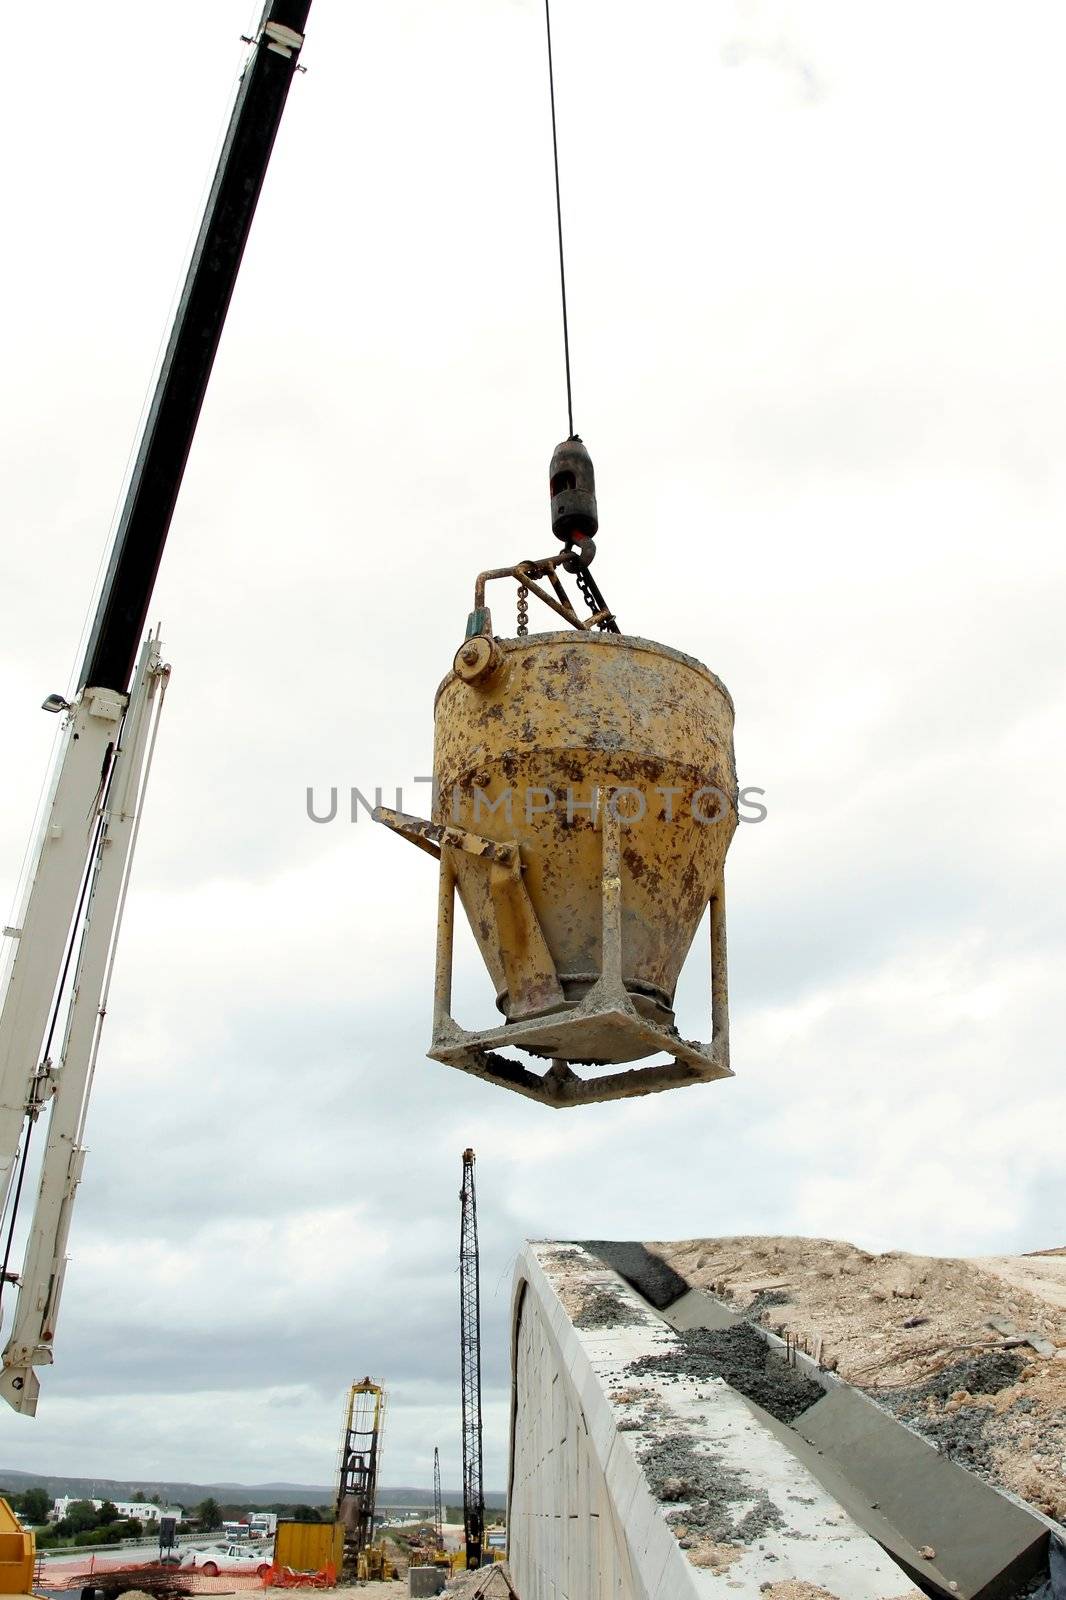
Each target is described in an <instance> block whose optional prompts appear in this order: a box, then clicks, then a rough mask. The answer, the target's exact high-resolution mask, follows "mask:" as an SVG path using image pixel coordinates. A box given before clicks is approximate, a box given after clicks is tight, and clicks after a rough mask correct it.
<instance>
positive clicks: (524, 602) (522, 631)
mask: <svg viewBox="0 0 1066 1600" xmlns="http://www.w3.org/2000/svg"><path fill="white" fill-rule="evenodd" d="M528 632H529V590H528V589H527V588H526V586H525V584H524V583H520V584H519V585H518V637H519V638H520V639H524V638H525V637H526V635H527V634H528Z"/></svg>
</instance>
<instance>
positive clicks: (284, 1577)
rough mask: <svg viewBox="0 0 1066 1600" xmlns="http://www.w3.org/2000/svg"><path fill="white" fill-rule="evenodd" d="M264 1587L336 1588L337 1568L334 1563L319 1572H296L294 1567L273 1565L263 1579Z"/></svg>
mask: <svg viewBox="0 0 1066 1600" xmlns="http://www.w3.org/2000/svg"><path fill="white" fill-rule="evenodd" d="M262 1584H263V1588H264V1589H335V1588H336V1586H337V1569H336V1567H335V1566H333V1565H332V1564H329V1565H327V1566H325V1567H323V1568H322V1569H321V1570H320V1571H319V1572H296V1571H294V1570H293V1568H292V1567H271V1569H270V1571H269V1572H268V1573H266V1574H265V1575H264V1577H263V1579H262Z"/></svg>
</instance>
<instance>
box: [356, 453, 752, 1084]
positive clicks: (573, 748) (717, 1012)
mask: <svg viewBox="0 0 1066 1600" xmlns="http://www.w3.org/2000/svg"><path fill="white" fill-rule="evenodd" d="M550 489H551V504H552V522H553V528H554V529H555V532H556V533H557V535H558V537H559V538H560V539H562V540H563V545H564V547H563V550H562V551H561V552H557V553H555V554H553V555H550V556H547V557H545V558H543V559H542V560H536V561H520V562H518V564H517V565H516V566H514V567H501V568H497V569H494V570H493V571H490V572H484V573H482V574H481V575H480V576H479V577H478V579H477V582H476V585H475V591H474V608H473V610H472V612H471V613H470V618H469V621H468V624H467V633H466V637H465V639H464V640H463V642H462V644H460V646H459V649H458V650H457V651H456V654H455V659H454V661H453V663H452V670H451V671H450V672H449V674H448V675H447V677H446V678H445V679H444V681H443V683H442V684H441V685H440V688H439V689H438V691H437V697H436V704H435V715H434V723H435V738H434V760H433V775H434V800H433V811H432V816H431V817H430V818H428V819H426V818H420V817H412V816H408V815H405V814H403V813H400V812H396V811H390V810H387V809H385V808H383V807H379V808H378V809H377V810H376V811H375V813H374V814H375V817H376V819H377V820H378V821H380V822H383V823H385V824H386V825H387V826H388V827H390V828H392V829H393V830H394V831H395V832H397V833H399V834H400V835H401V836H402V837H404V838H406V839H408V840H410V842H411V843H412V844H416V845H418V846H419V848H420V849H422V850H425V851H428V852H429V854H431V855H433V856H436V857H437V858H438V860H439V863H440V883H439V900H438V911H437V954H436V981H435V996H434V1007H433V1038H432V1043H431V1046H430V1050H429V1054H430V1056H431V1057H433V1058H434V1059H435V1060H437V1061H442V1062H445V1063H447V1064H448V1065H449V1066H454V1067H459V1068H460V1069H461V1070H463V1071H465V1072H470V1073H472V1074H473V1075H474V1076H475V1077H479V1078H483V1079H485V1080H486V1081H487V1082H489V1083H495V1084H498V1085H500V1086H501V1087H503V1088H508V1089H513V1090H515V1091H517V1092H518V1093H519V1094H524V1095H528V1096H529V1097H530V1098H532V1099H534V1100H540V1101H542V1102H543V1103H545V1104H547V1105H551V1106H557V1107H561V1106H568V1105H583V1104H588V1103H590V1102H594V1101H601V1100H616V1099H622V1098H625V1097H627V1096H630V1095H640V1094H652V1093H655V1092H657V1091H659V1090H662V1089H673V1088H680V1087H682V1086H683V1085H685V1084H694V1083H703V1082H707V1081H709V1080H711V1079H714V1078H725V1077H730V1076H732V1074H731V1072H730V1067H729V1022H728V996H727V984H726V935H725V896H724V888H723V868H724V864H725V856H726V851H727V850H728V848H729V843H730V840H731V839H732V837H733V834H734V832H735V830H736V825H737V780H736V767H735V762H734V756H733V702H732V699H731V698H730V695H729V691H728V690H727V689H726V687H725V685H724V684H723V683H722V682H721V681H720V680H719V679H718V678H717V677H716V676H715V675H714V673H713V672H710V671H709V670H708V669H707V668H706V667H704V666H702V665H701V664H700V663H699V662H698V661H695V660H693V659H692V657H690V656H686V655H683V654H682V653H681V652H680V651H678V650H675V649H672V648H670V647H669V646H667V645H662V644H656V643H654V642H652V641H651V640H647V639H640V638H635V637H632V636H630V635H626V634H622V633H620V632H619V631H618V624H617V622H616V620H615V618H614V614H613V612H611V610H610V609H609V607H608V606H607V604H606V602H605V601H604V599H603V596H602V594H601V593H600V591H599V589H598V587H596V586H595V584H594V582H593V580H592V576H591V573H590V571H589V565H590V563H591V561H592V559H593V557H594V555H595V546H594V544H593V539H592V534H593V533H594V532H595V531H596V526H597V520H596V499H595V482H594V479H593V476H592V463H591V460H589V457H588V453H587V451H586V450H585V447H584V445H583V444H582V443H581V441H580V440H579V439H571V440H567V441H566V442H565V443H564V444H562V445H560V446H559V447H558V448H557V450H556V452H555V455H554V456H553V458H552V465H551V484H550ZM564 574H570V575H572V576H573V577H574V579H575V581H576V583H577V586H578V588H579V590H580V592H581V595H582V598H583V600H584V601H585V604H586V605H587V606H588V608H589V609H588V614H587V615H580V614H579V612H578V611H577V609H575V606H574V605H573V603H572V602H571V600H570V598H569V596H568V594H567V592H566V589H565V587H564V584H563V582H562V576H563V575H564ZM503 578H510V579H512V580H514V581H515V582H516V583H517V584H518V619H519V620H518V634H517V637H515V638H498V637H496V635H495V634H494V632H493V627H492V616H491V612H490V611H489V608H488V606H487V604H486V587H487V584H488V583H489V582H491V581H493V580H496V579H503ZM530 595H533V596H535V597H536V598H537V599H538V600H540V601H542V602H543V603H544V604H545V605H546V606H547V607H549V608H550V610H552V611H553V612H554V613H555V614H556V616H557V617H559V618H561V619H562V620H563V622H565V623H566V624H567V627H566V628H565V629H563V630H559V631H554V632H550V633H541V634H529V633H528V597H529V596H530ZM456 891H458V894H459V899H460V900H461V901H462V904H463V908H464V910H465V912H466V915H467V918H468V920H469V923H470V927H471V930H472V931H473V934H474V938H475V940H476V941H477V944H478V948H479V950H480V952H481V956H482V959H483V961H484V963H485V967H486V969H487V970H488V973H489V976H490V977H491V979H492V981H493V984H494V985H495V990H496V1005H497V1008H498V1010H499V1011H500V1012H501V1013H502V1017H503V1021H502V1023H500V1024H497V1025H496V1026H493V1027H489V1028H486V1029H481V1030H470V1029H468V1028H465V1027H462V1026H461V1025H460V1024H459V1023H458V1022H457V1021H456V1019H455V1018H454V1017H453V1016H452V1010H451V987H452V956H453V930H454V914H455V894H456ZM708 906H709V907H710V943H711V1012H712V1036H711V1040H710V1042H709V1043H706V1044H704V1043H700V1042H698V1041H691V1040H686V1039H682V1038H681V1036H680V1034H679V1033H678V1031H677V1028H676V1026H675V1023H674V1011H673V1002H674V993H675V990H676V987H677V981H678V976H679V974H680V971H681V967H682V965H683V963H684V961H685V957H686V955H687V954H688V951H689V948H690V946H691V944H692V941H693V938H694V936H695V934H696V932H697V929H698V928H699V925H700V922H701V920H702V918H703V915H704V913H705V911H706V910H707V908H708ZM514 1048H517V1049H520V1050H521V1051H523V1052H524V1053H525V1054H527V1055H529V1056H532V1057H534V1058H541V1059H542V1060H545V1061H547V1062H549V1063H550V1065H549V1066H548V1068H547V1070H545V1071H543V1072H536V1071H533V1070H531V1068H530V1067H528V1066H526V1065H523V1064H522V1063H520V1062H518V1061H515V1060H513V1059H510V1058H509V1057H507V1056H504V1055H502V1054H500V1052H501V1051H503V1050H507V1049H514ZM662 1053H665V1054H666V1055H667V1056H668V1057H669V1058H670V1059H669V1060H668V1061H667V1062H664V1063H661V1064H651V1065H646V1066H642V1067H634V1066H632V1065H630V1063H634V1062H640V1061H646V1060H647V1058H648V1057H651V1056H656V1055H659V1054H662ZM575 1066H584V1067H589V1068H592V1069H593V1070H592V1072H591V1073H590V1074H589V1075H588V1076H581V1075H579V1074H578V1073H577V1072H575V1071H574V1070H573V1069H574V1067H575ZM617 1067H620V1068H623V1069H624V1070H620V1071H609V1070H604V1069H608V1068H617Z"/></svg>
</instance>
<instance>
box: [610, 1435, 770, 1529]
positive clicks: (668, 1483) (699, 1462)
mask: <svg viewBox="0 0 1066 1600" xmlns="http://www.w3.org/2000/svg"><path fill="white" fill-rule="evenodd" d="M640 1464H641V1466H642V1467H643V1468H644V1472H645V1474H646V1476H647V1479H648V1483H649V1484H650V1486H651V1490H652V1493H653V1494H654V1495H655V1496H656V1498H657V1499H659V1500H663V1501H665V1502H666V1503H667V1504H669V1503H671V1502H676V1503H677V1509H676V1510H674V1511H670V1512H668V1513H667V1518H666V1520H667V1521H668V1522H669V1523H670V1524H671V1525H672V1526H673V1528H674V1532H675V1533H676V1534H677V1535H678V1539H679V1542H680V1544H681V1546H682V1548H683V1549H687V1548H688V1547H689V1544H690V1543H691V1542H692V1541H693V1539H694V1538H698V1537H699V1536H700V1535H703V1536H705V1537H709V1538H711V1539H714V1540H716V1541H719V1542H721V1543H738V1544H750V1543H751V1542H752V1540H753V1539H758V1538H759V1537H760V1536H761V1535H762V1534H765V1533H770V1532H771V1531H772V1530H773V1529H774V1528H780V1527H783V1526H784V1519H783V1518H782V1516H781V1513H780V1512H779V1511H778V1510H777V1507H776V1506H774V1505H772V1504H771V1502H770V1498H769V1496H768V1495H767V1493H766V1490H765V1489H760V1488H757V1487H753V1486H752V1484H751V1482H750V1480H749V1479H748V1478H747V1477H746V1476H744V1475H743V1474H741V1473H739V1472H736V1471H734V1470H733V1469H732V1468H730V1467H727V1466H725V1465H724V1464H723V1462H722V1461H721V1460H720V1459H719V1458H718V1457H717V1456H715V1455H712V1454H709V1453H708V1452H707V1451H706V1450H698V1449H696V1448H695V1445H694V1441H693V1439H692V1438H691V1436H689V1435H687V1434H684V1433H674V1434H669V1435H667V1436H666V1437H665V1438H662V1439H657V1440H656V1441H655V1442H654V1443H653V1444H650V1445H648V1446H647V1448H646V1449H644V1450H642V1451H641V1452H640Z"/></svg>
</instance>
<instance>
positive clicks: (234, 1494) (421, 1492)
mask: <svg viewBox="0 0 1066 1600" xmlns="http://www.w3.org/2000/svg"><path fill="white" fill-rule="evenodd" d="M35 1488H41V1489H44V1490H45V1492H46V1493H47V1494H49V1495H50V1496H51V1497H52V1498H53V1499H58V1498H59V1496H61V1495H68V1494H69V1495H73V1496H74V1498H75V1499H76V1500H132V1498H133V1496H134V1495H135V1494H137V1493H140V1494H143V1495H144V1496H145V1497H146V1498H147V1499H151V1497H152V1495H158V1496H159V1498H160V1500H162V1501H164V1502H166V1503H167V1504H170V1505H179V1506H184V1507H185V1508H186V1510H191V1509H192V1507H193V1506H198V1505H199V1504H200V1501H201V1500H206V1499H208V1498H209V1497H211V1498H212V1499H215V1500H218V1501H219V1502H220V1503H222V1504H225V1505H236V1506H264V1505H270V1504H272V1503H273V1502H275V1501H278V1502H281V1503H283V1504H286V1505H303V1506H329V1505H332V1504H333V1498H334V1495H335V1494H336V1490H335V1489H330V1488H326V1487H324V1486H323V1485H321V1484H308V1483H181V1482H176V1481H174V1480H172V1479H162V1478H160V1479H155V1480H150V1479H147V1478H66V1477H63V1476H61V1475H51V1474H48V1473H44V1472H18V1471H16V1469H15V1468H14V1467H10V1468H9V1467H0V1490H3V1489H11V1490H12V1491H14V1492H15V1493H17V1494H21V1493H22V1491H23V1490H24V1489H35ZM443 1498H444V1500H445V1502H446V1503H447V1504H448V1505H453V1506H454V1505H461V1504H462V1501H463V1491H462V1490H461V1489H445V1490H444V1491H443ZM378 1500H379V1502H380V1503H381V1504H383V1505H409V1506H431V1505H432V1504H433V1491H432V1489H412V1488H409V1487H405V1486H401V1487H399V1488H388V1487H385V1488H381V1489H379V1490H378ZM506 1500H507V1496H506V1495H505V1494H503V1493H502V1491H488V1492H486V1495H485V1504H486V1505H487V1506H489V1507H490V1508H491V1509H492V1510H494V1511H495V1510H499V1509H500V1508H501V1507H502V1506H503V1505H505V1504H506Z"/></svg>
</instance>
